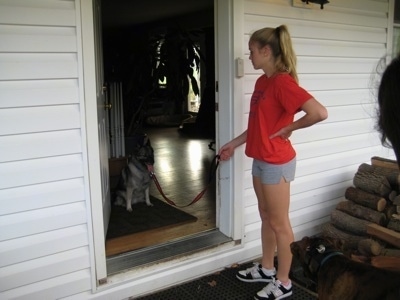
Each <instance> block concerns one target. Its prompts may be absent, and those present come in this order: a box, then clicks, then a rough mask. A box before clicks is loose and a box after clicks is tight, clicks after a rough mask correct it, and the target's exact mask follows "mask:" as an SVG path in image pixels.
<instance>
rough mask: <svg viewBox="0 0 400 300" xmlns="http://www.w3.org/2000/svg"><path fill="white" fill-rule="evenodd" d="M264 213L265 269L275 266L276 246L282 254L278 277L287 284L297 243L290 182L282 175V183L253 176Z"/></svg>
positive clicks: (262, 230)
mask: <svg viewBox="0 0 400 300" xmlns="http://www.w3.org/2000/svg"><path fill="white" fill-rule="evenodd" d="M253 183H254V189H255V191H256V195H257V199H258V206H259V210H260V216H261V220H262V227H261V241H262V249H263V260H262V264H263V267H264V268H270V267H271V263H272V267H273V257H274V251H275V248H276V249H277V254H278V271H277V275H276V277H277V278H278V279H279V280H280V281H281V282H283V283H285V282H288V281H289V272H290V267H291V264H292V253H291V250H290V244H291V243H292V242H293V240H294V237H293V230H292V227H291V224H290V220H289V204H290V183H289V182H286V181H285V180H284V178H281V180H280V182H279V183H278V184H262V183H261V181H260V179H259V178H257V177H254V178H253Z"/></svg>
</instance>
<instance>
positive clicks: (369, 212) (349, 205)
mask: <svg viewBox="0 0 400 300" xmlns="http://www.w3.org/2000/svg"><path fill="white" fill-rule="evenodd" d="M336 209H338V210H340V211H343V212H345V213H347V214H349V215H351V216H353V217H356V218H359V219H364V220H367V221H371V222H373V223H376V224H379V225H386V223H387V218H386V215H385V214H384V213H381V212H378V211H376V210H373V209H371V208H368V207H365V206H362V205H359V204H357V203H355V202H352V201H342V202H339V203H338V204H337V205H336Z"/></svg>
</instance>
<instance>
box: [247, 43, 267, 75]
mask: <svg viewBox="0 0 400 300" xmlns="http://www.w3.org/2000/svg"><path fill="white" fill-rule="evenodd" d="M266 48H267V47H263V48H259V45H258V43H256V42H249V50H250V55H249V59H250V60H251V62H252V64H253V67H254V69H255V70H259V69H263V67H264V66H265V63H266V61H267V60H266V58H267V53H266V52H267V51H266Z"/></svg>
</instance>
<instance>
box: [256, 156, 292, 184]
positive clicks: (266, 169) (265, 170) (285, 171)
mask: <svg viewBox="0 0 400 300" xmlns="http://www.w3.org/2000/svg"><path fill="white" fill-rule="evenodd" d="M295 173H296V157H295V158H293V159H292V160H291V161H289V162H287V163H285V164H281V165H274V164H270V163H267V162H265V161H261V160H257V159H254V160H253V168H252V171H251V174H252V175H253V176H255V177H261V182H262V183H263V184H278V183H279V181H280V180H281V178H282V177H283V178H285V181H286V182H289V181H293V180H294V175H295Z"/></svg>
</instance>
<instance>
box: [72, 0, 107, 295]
mask: <svg viewBox="0 0 400 300" xmlns="http://www.w3.org/2000/svg"><path fill="white" fill-rule="evenodd" d="M94 1H96V0H77V6H76V7H77V10H78V8H80V22H81V23H80V24H81V34H82V39H81V40H82V67H83V82H81V84H82V85H83V92H84V99H85V101H84V105H85V122H86V124H85V127H86V145H84V146H86V147H87V163H88V173H89V174H88V181H89V191H88V197H89V199H90V201H88V209H89V210H90V214H88V225H89V227H88V231H89V239H90V241H89V243H90V244H92V245H93V256H94V257H93V260H94V261H92V263H93V267H92V268H91V270H92V279H93V281H95V284H94V286H93V289H94V290H95V289H96V287H97V286H98V285H100V284H101V283H104V282H106V278H107V267H106V250H105V234H106V232H105V228H104V217H103V203H102V201H100V200H101V199H102V198H103V186H102V178H101V172H102V169H101V157H100V146H99V140H100V139H99V128H98V116H97V109H98V106H97V93H96V84H97V76H96V41H95V28H94V26H95V24H94V20H95V19H94V3H95V2H94ZM90 225H91V227H90Z"/></svg>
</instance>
